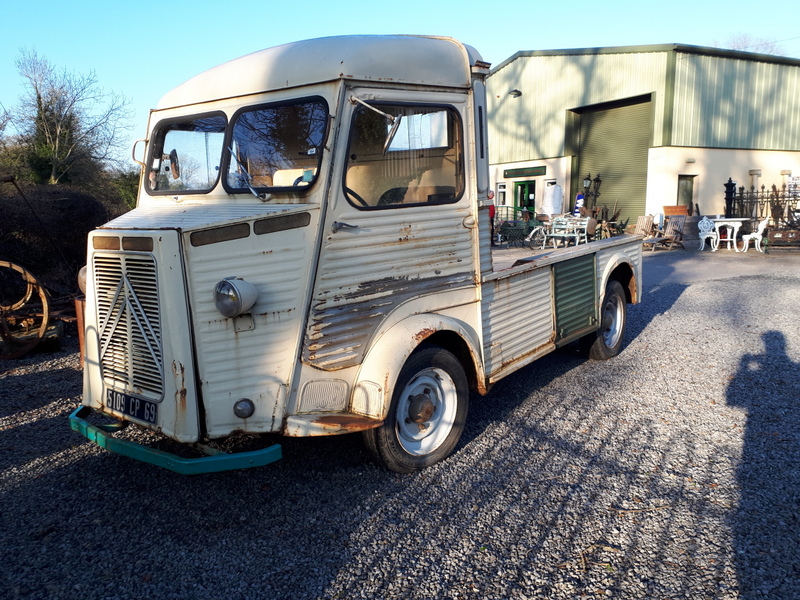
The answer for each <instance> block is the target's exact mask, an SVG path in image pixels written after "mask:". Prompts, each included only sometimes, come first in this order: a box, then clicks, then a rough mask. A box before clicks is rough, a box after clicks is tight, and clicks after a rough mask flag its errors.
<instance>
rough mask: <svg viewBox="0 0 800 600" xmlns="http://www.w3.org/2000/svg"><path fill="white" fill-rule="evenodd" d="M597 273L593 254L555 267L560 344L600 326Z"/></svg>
mask: <svg viewBox="0 0 800 600" xmlns="http://www.w3.org/2000/svg"><path fill="white" fill-rule="evenodd" d="M595 273H596V268H595V260H594V254H587V255H585V256H581V257H579V258H575V259H572V260H568V261H566V262H563V263H558V264H556V265H553V294H554V296H555V308H556V310H555V312H556V339H557V340H561V339H564V338H566V337H569V336H570V335H571V334H573V333H575V332H577V331H581V330H583V329H586V328H588V327H592V326H593V325H595V324H596V323H597V316H596V313H597V301H596V292H595V288H596V285H595V283H596V275H595Z"/></svg>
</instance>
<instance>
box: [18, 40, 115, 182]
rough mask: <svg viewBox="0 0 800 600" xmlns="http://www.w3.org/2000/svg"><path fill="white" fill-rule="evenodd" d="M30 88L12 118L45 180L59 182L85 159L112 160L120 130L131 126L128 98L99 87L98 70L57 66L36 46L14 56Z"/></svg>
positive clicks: (32, 161) (94, 161)
mask: <svg viewBox="0 0 800 600" xmlns="http://www.w3.org/2000/svg"><path fill="white" fill-rule="evenodd" d="M15 64H16V67H17V70H18V71H19V74H20V75H21V76H22V77H23V78H24V79H25V80H26V88H27V92H26V94H25V95H24V96H23V98H22V99H21V103H20V106H19V108H18V109H17V111H15V113H14V114H13V121H14V124H15V126H16V128H17V130H18V131H19V132H20V133H21V134H22V137H23V139H24V142H25V145H26V146H27V148H28V150H29V152H30V160H29V162H30V163H31V168H32V169H33V170H34V171H35V172H37V173H38V174H39V175H40V177H41V179H42V180H46V181H48V182H49V183H53V184H55V183H59V182H60V181H62V180H64V179H65V178H67V175H68V173H70V171H71V170H73V169H75V168H77V165H80V164H81V163H84V164H85V163H87V162H88V163H94V164H95V165H97V166H98V167H101V166H102V165H103V164H107V163H113V162H115V159H114V151H115V150H116V149H118V147H119V143H120V141H121V139H120V137H121V135H120V134H121V133H122V132H123V131H124V130H126V129H128V128H129V124H128V123H129V120H130V114H129V110H128V105H129V101H128V100H127V99H126V98H125V97H124V96H122V95H119V94H116V93H114V92H109V93H106V92H104V91H103V89H102V88H100V87H99V85H98V82H97V76H96V75H95V73H94V71H91V72H90V73H89V74H88V75H80V74H76V73H72V72H69V71H67V70H66V69H64V70H57V69H55V68H54V67H53V66H52V65H51V64H50V63H49V62H48V61H47V59H45V58H44V57H40V56H39V55H38V54H37V53H36V52H35V51H33V50H21V51H20V55H19V57H18V58H17V60H16V61H15Z"/></svg>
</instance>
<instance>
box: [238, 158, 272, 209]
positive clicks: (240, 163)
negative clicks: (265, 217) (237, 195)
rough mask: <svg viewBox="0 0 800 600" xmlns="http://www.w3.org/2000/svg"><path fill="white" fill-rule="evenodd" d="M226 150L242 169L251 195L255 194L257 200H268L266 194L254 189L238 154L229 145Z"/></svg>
mask: <svg viewBox="0 0 800 600" xmlns="http://www.w3.org/2000/svg"><path fill="white" fill-rule="evenodd" d="M228 152H230V153H231V156H232V157H233V160H235V161H236V164H237V165H239V168H240V169H241V170H242V172H243V173H244V175H245V178H246V181H247V189H249V190H250V192H251V193H252V194H253V196H255V197H256V198H258V199H259V200H261V201H262V202H266V201H267V200H269V197H268V196H267V195H266V194H259V193H258V192H257V191H256V190H255V188H254V187H253V178H252V177H251V176H250V173H248V171H247V167H245V166H244V165H243V164H242V161H240V160H239V157H238V156H236V153H235V152H234V151H233V148H231V147H230V146H228Z"/></svg>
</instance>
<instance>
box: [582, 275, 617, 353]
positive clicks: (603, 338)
mask: <svg viewBox="0 0 800 600" xmlns="http://www.w3.org/2000/svg"><path fill="white" fill-rule="evenodd" d="M626 302H627V299H626V297H625V290H623V289H622V284H621V283H620V282H619V281H617V280H615V279H612V280H610V281H609V282H608V284H606V293H605V294H604V295H603V304H602V305H601V306H600V328H599V329H598V330H597V331H595V332H594V333H590V334H589V335H587V336H585V337H582V338H581V340H580V344H581V348H582V349H583V351H584V352H585V353H586V354H587V355H588V356H589V358H591V359H593V360H608V359H609V358H613V357H615V356H616V355H617V354H619V352H620V350H622V338H623V337H625V323H626V322H627V306H626Z"/></svg>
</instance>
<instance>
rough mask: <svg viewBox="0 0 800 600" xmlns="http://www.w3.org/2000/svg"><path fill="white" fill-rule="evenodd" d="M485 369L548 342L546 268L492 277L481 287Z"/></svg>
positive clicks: (549, 315)
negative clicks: (510, 275) (511, 275)
mask: <svg viewBox="0 0 800 600" xmlns="http://www.w3.org/2000/svg"><path fill="white" fill-rule="evenodd" d="M481 292H482V295H483V298H482V305H481V310H482V318H483V340H484V356H485V361H486V372H487V373H488V374H491V373H494V372H496V371H498V370H499V369H500V368H501V367H502V366H503V365H504V364H506V363H509V362H511V361H513V360H517V359H519V358H520V357H522V356H524V355H525V354H529V353H531V352H533V351H534V350H536V349H537V348H539V347H541V346H543V345H544V344H547V343H548V342H551V341H552V338H553V306H552V299H553V295H552V287H551V280H550V267H549V266H546V267H542V268H540V269H535V270H532V271H527V272H524V273H521V274H519V275H515V276H513V277H507V278H504V279H495V280H492V281H488V282H486V283H484V284H483V286H482V288H481Z"/></svg>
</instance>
